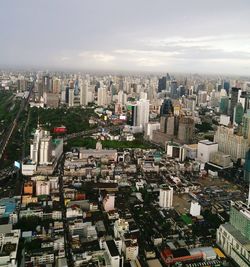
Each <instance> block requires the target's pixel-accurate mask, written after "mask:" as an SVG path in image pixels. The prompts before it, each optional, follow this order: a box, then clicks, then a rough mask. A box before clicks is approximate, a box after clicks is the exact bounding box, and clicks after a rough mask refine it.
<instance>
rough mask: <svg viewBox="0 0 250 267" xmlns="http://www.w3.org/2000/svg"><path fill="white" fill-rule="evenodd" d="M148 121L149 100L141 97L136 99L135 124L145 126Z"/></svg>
mask: <svg viewBox="0 0 250 267" xmlns="http://www.w3.org/2000/svg"><path fill="white" fill-rule="evenodd" d="M148 121H149V101H148V100H144V99H141V100H139V101H137V125H136V126H141V127H143V128H144V127H145V126H146V124H147V123H148Z"/></svg>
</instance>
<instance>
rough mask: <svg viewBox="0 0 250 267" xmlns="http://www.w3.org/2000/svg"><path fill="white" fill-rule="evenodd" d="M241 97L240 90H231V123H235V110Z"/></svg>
mask: <svg viewBox="0 0 250 267" xmlns="http://www.w3.org/2000/svg"><path fill="white" fill-rule="evenodd" d="M239 95H240V88H236V87H233V88H232V90H231V101H230V110H229V115H230V118H231V122H233V117H234V108H235V106H236V105H237V103H238V99H239Z"/></svg>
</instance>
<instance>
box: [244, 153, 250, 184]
mask: <svg viewBox="0 0 250 267" xmlns="http://www.w3.org/2000/svg"><path fill="white" fill-rule="evenodd" d="M244 180H245V181H246V182H247V183H250V150H248V151H247V153H246V158H245V164H244Z"/></svg>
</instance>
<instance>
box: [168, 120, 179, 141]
mask: <svg viewBox="0 0 250 267" xmlns="http://www.w3.org/2000/svg"><path fill="white" fill-rule="evenodd" d="M178 125H179V118H178V117H177V116H173V115H172V116H168V117H167V125H166V133H167V135H169V136H175V135H177V133H178Z"/></svg>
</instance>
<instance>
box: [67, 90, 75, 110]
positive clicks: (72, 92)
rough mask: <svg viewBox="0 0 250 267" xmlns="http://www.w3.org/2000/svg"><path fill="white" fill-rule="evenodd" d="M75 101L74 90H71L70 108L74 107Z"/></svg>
mask: <svg viewBox="0 0 250 267" xmlns="http://www.w3.org/2000/svg"><path fill="white" fill-rule="evenodd" d="M74 99H75V94H74V89H73V88H69V102H68V104H69V107H73V106H74Z"/></svg>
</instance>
